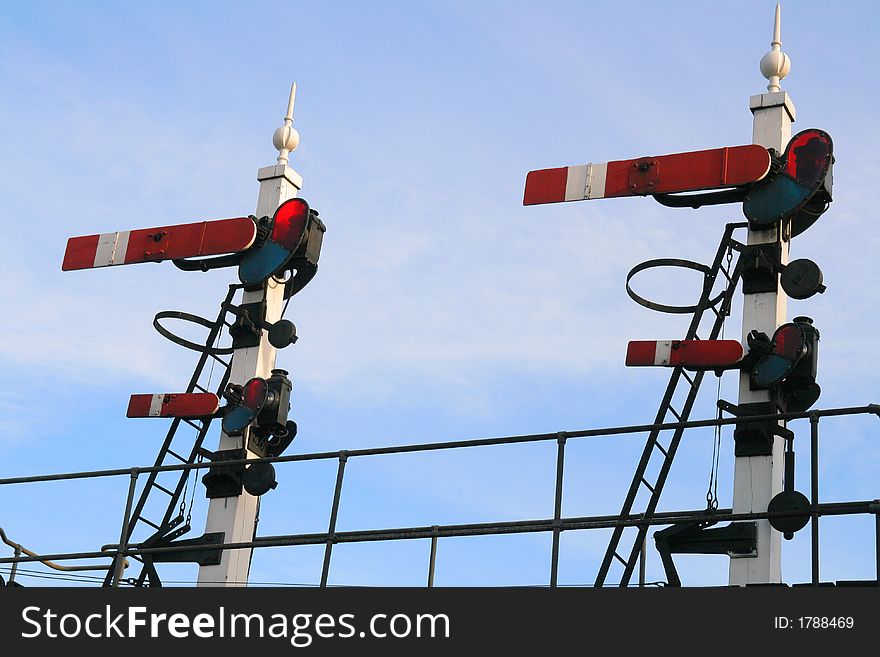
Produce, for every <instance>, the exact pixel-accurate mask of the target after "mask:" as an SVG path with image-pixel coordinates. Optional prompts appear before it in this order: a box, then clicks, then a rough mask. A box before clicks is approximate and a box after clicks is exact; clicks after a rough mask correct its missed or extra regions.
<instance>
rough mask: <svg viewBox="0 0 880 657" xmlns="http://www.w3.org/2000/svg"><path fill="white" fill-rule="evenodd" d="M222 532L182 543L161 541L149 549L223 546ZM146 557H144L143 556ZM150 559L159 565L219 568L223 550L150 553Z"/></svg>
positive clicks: (189, 539) (211, 533)
mask: <svg viewBox="0 0 880 657" xmlns="http://www.w3.org/2000/svg"><path fill="white" fill-rule="evenodd" d="M224 537H225V534H224V533H223V532H210V533H207V534H202V535H201V536H199V537H198V538H188V539H186V540H184V541H176V542H172V541H164V540H163V541H162V542H160V543H158V544H156V545H155V546H151V547H172V546H174V547H178V546H180V547H189V546H192V547H201V546H203V545H223V538H224ZM145 556H146V555H145ZM150 558H151V559H152V561H154V562H159V563H197V564H199V565H200V566H219V565H220V561H221V560H222V558H223V550H222V549H221V548H217V549H216V550H175V551H174V552H170V551H169V552H152V553H150Z"/></svg>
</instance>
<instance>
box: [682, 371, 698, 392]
mask: <svg viewBox="0 0 880 657" xmlns="http://www.w3.org/2000/svg"><path fill="white" fill-rule="evenodd" d="M681 375H682V376H683V377H684V378H685V379H686V380H687V382H688V383H690V384H691V388H696V387H697V384H696V383H695V382H694V380H693V379H692V378H691V376H690V375H689V374H688V373H687V372H685V371H684V370H682V371H681Z"/></svg>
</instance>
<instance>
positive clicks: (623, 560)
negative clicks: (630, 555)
mask: <svg viewBox="0 0 880 657" xmlns="http://www.w3.org/2000/svg"><path fill="white" fill-rule="evenodd" d="M614 558H615V559H617V560H618V561H619V562H620V563H622V564H623V565H624V566H628V565H629V564H628V563H627V562H626V559H624V558H623V557H622V556H620V555H619V554H617V552H615V553H614Z"/></svg>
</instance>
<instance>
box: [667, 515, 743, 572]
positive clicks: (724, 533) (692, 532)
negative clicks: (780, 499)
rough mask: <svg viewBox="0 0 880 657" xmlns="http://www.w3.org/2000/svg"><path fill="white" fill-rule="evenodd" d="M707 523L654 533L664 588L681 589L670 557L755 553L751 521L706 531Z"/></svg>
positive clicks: (681, 525)
mask: <svg viewBox="0 0 880 657" xmlns="http://www.w3.org/2000/svg"><path fill="white" fill-rule="evenodd" d="M713 524H715V521H709V522H682V523H677V524H675V525H672V526H670V527H667V528H666V529H661V530H660V531H657V532H654V543H655V545H656V546H657V552H659V553H660V559H661V561H662V562H663V569H664V570H665V571H666V581H667V586H681V579H680V578H679V576H678V572H677V571H676V569H675V563H674V562H673V560H672V555H673V554H727V555H729V556H731V557H749V556H755V555H757V554H758V528H757V524H756V523H754V522H732V523H730V524H729V525H727V526H726V527H717V528H715V529H708V527H710V526H712V525H713Z"/></svg>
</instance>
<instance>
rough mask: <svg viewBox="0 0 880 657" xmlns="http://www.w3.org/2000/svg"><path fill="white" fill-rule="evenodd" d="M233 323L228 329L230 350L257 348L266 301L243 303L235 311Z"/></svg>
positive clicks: (264, 317)
mask: <svg viewBox="0 0 880 657" xmlns="http://www.w3.org/2000/svg"><path fill="white" fill-rule="evenodd" d="M235 313H236V318H235V323H234V324H233V325H232V326H230V327H229V335H231V336H232V348H233V349H243V348H245V347H258V346H259V345H260V336H261V334H262V331H263V322H264V321H265V319H266V301H265V299H264V300H262V301H255V302H254V303H243V304H241V305H240V306H238V309H237V310H236V311H235Z"/></svg>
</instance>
